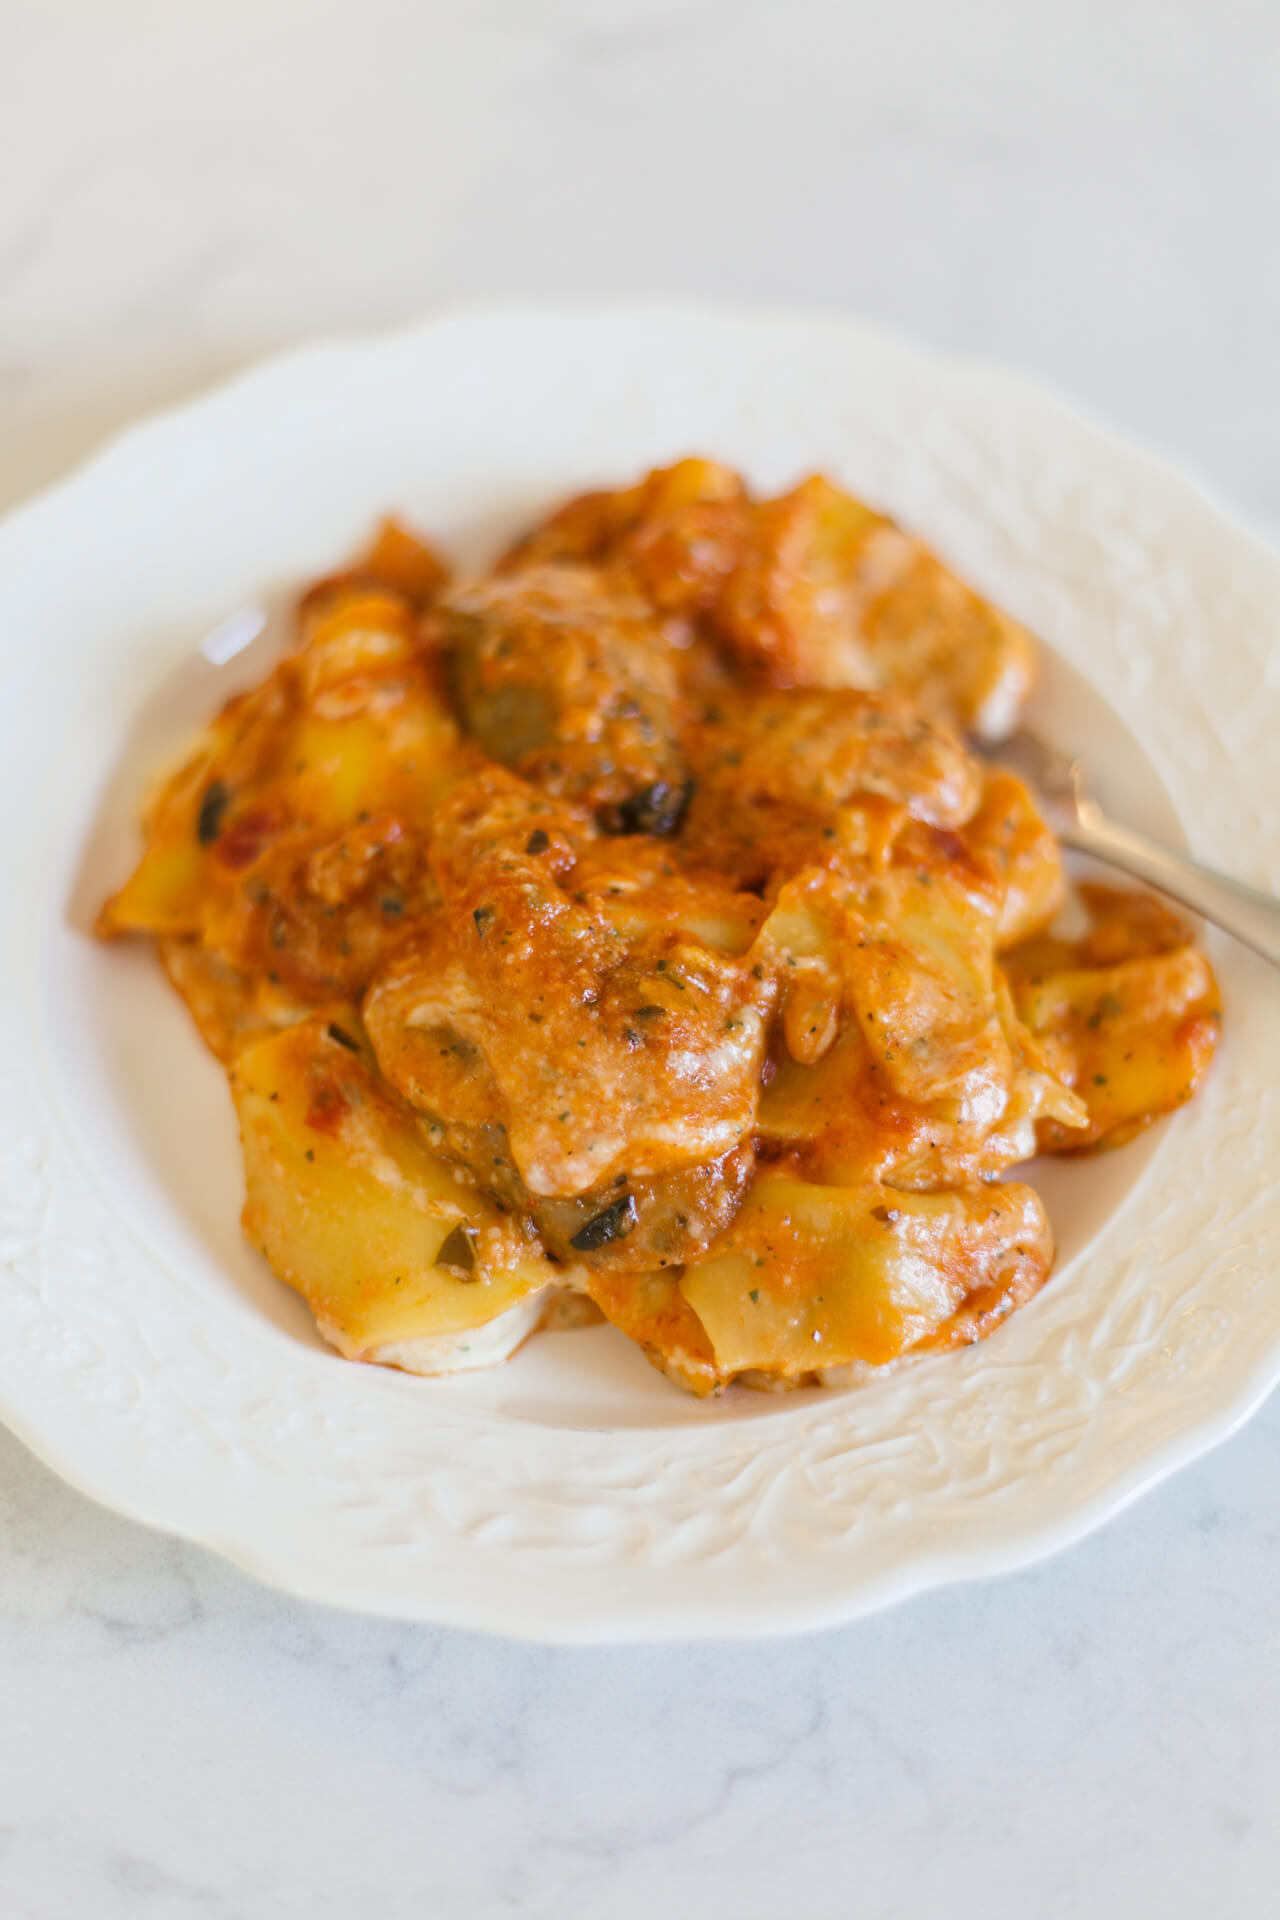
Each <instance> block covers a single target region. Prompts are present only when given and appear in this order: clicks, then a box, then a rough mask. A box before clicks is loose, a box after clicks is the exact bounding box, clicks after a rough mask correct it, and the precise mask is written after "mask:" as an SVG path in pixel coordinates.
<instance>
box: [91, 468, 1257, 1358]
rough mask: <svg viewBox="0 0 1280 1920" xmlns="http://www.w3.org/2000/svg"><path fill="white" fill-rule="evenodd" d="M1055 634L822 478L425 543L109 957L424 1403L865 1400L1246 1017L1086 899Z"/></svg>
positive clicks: (350, 616)
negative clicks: (1072, 906)
mask: <svg viewBox="0 0 1280 1920" xmlns="http://www.w3.org/2000/svg"><path fill="white" fill-rule="evenodd" d="M1034 661H1035V656H1034V647H1033V643H1032V641H1031V639H1030V637H1029V635H1028V634H1027V633H1026V632H1025V631H1024V630H1023V629H1022V628H1021V627H1020V626H1019V625H1018V624H1017V623H1016V622H1015V621H1013V620H1011V619H1010V618H1009V617H1008V616H1007V615H1006V614H1004V613H1002V612H1000V611H999V610H998V609H997V608H995V607H993V606H991V605H990V604H989V603H988V602H987V601H985V600H984V599H983V598H982V597H981V595H979V594H978V593H976V592H975V591H974V590H973V589H972V588H971V587H969V586H968V585H966V584H965V583H964V582H963V581H961V580H959V579H957V578H956V577H955V575H954V574H952V573H951V572H950V571H949V569H948V568H947V567H946V566H945V564H944V563H943V561H942V560H941V559H939V557H938V556H937V555H935V554H934V553H932V552H931V551H930V550H929V548H928V547H926V546H925V545H924V544H923V543H922V542H921V541H919V540H917V539H915V538H913V537H912V536H911V535H910V534H908V533H907V532H905V531H903V529H901V528H900V527H897V526H896V525H894V524H893V522H892V521H890V520H889V519H888V518H887V517H886V516H885V515H884V514H882V513H879V512H877V511H875V510H874V509H873V508H871V507H869V506H866V505H864V504H863V503H862V502H860V501H858V500H855V499H853V498H852V497H851V496H850V495H849V494H847V493H845V492H843V491H842V490H841V489H840V488H838V487H836V486H834V485H833V484H831V482H830V481H828V480H826V479H824V478H821V477H817V476H815V477H813V478H811V479H808V480H806V481H804V482H803V483H802V484H800V485H799V486H797V487H795V488H793V489H792V490H791V491H790V492H788V493H786V494H783V495H782V496H781V497H779V498H776V499H759V498H757V497H755V496H753V494H752V493H751V491H750V490H749V488H748V487H747V485H746V483H745V481H744V480H743V479H742V478H741V477H740V476H739V475H738V474H736V473H734V472H732V471H731V470H729V469H728V468H726V467H723V466H720V465H718V464H716V463H715V462H713V461H710V460H704V459H687V460H682V461H680V462H678V463H677V464H676V465H675V466H673V467H669V468H665V469H662V470H660V471H658V472H655V473H651V474H649V475H647V476H646V477H645V478H644V479H642V480H641V481H639V482H638V483H637V484H635V485H633V486H630V487H626V488H623V489H621V490H619V491H615V492H596V493H590V494H585V495H583V496H581V497H579V498H578V499H575V500H572V501H570V502H568V503H567V504H566V505H564V506H562V507H561V508H559V509H558V510H557V511H556V512H555V513H553V514H552V515H551V516H550V517H549V518H548V519H546V520H545V521H544V522H542V523H541V524H540V525H538V526H536V527H534V528H532V529H531V530H530V531H529V532H528V533H527V534H526V535H525V536H524V537H523V538H522V539H521V540H519V541H518V542H517V543H516V544H515V545H514V546H512V547H511V548H509V550H508V551H507V552H505V553H504V554H503V555H501V556H500V557H499V558H498V559H497V561H496V562H495V564H494V566H493V567H492V569H491V570H490V571H489V572H487V573H485V574H482V575H478V576H473V577H470V578H467V579H457V580H455V579H452V578H451V576H450V572H449V568H448V566H447V565H446V563H445V561H444V560H443V559H442V558H441V556H440V555H439V554H437V553H436V551H435V550H434V548H433V547H432V546H430V545H429V544H428V543H427V542H426V541H424V540H422V539H420V538H419V537H418V536H417V535H416V534H414V533H412V532H410V531H409V530H408V529H406V528H405V527H403V526H401V525H399V524H398V523H396V522H394V521H388V522H386V523H385V524H384V525H383V526H382V528H381V529H380V531H379V533H378V535H377V537H376V539H375V540H374V542H373V544H372V546H371V547H370V549H369V550H368V551H367V552H366V553H365V554H364V555H363V556H361V557H360V558H359V559H358V560H357V561H356V562H355V563H354V564H353V565H351V566H349V567H347V568H345V569H344V570H342V571H340V572H337V573H334V574H332V575H330V576H328V577H326V578H325V579H324V580H321V581H319V582H317V583H315V584H314V585H313V586H311V587H309V588H308V589H307V591H306V592H305V593H304V594H303V595H302V597H301V599H300V601H299V604H298V609H297V621H296V632H295V635H294V639H293V643H292V645H291V647H290V649H289V651H288V652H287V653H286V654H285V655H284V657H283V658H281V659H280V660H279V661H278V662H277V664H276V666H275V667H274V669H273V670H272V672H271V673H270V674H269V675H268V676H267V678H266V679H265V680H264V681H263V682H262V683H261V685H259V686H258V687H256V688H254V689H253V690H252V691H250V692H248V693H246V694H241V695H238V696H237V697H236V698H234V699H232V700H230V701H229V702H228V703H227V704H226V706H225V707H224V708H223V710H222V712H221V713H220V714H218V715H217V716H216V717H215V718H214V719H213V720H212V721H211V723H210V725H209V727H208V729H207V730H206V732H205V733H204V734H203V735H202V736H201V737H200V738H199V739H198V740H197V741H195V742H194V743H193V744H192V745H191V747H190V748H189V750H188V751H187V753H186V755H185V757H184V759H183V760H182V762H181V764H180V765H179V767H178V769H177V771H176V772H172V773H170V774H169V775H168V777H167V778H165V779H164V780H163V782H162V783H161V784H159V785H158V786H157V788H156V790H155V792H154V794H153V796H152V798H151V801H150V804H149V806H148V808H147V812H146V817H145V820H144V823H143V832H144V844H143V851H142V856H141V859H140V860H139V862H138V865H137V867H136V869H135V871H134V872H133V874H132V875H131V876H130V877H129V878H128V879H127V880H126V881H125V883H124V885H123V886H122V887H121V888H120V890H119V892H117V893H116V894H114V895H113V896H112V898H111V899H110V900H108V901H107V903H106V904H105V906H104V907H103V909H102V912H101V915H100V918H99V922H98V931H99V933H100V934H101V936H102V937H103V938H105V939H115V938H120V937H123V936H126V935H145V936H149V937H150V938H151V939H153V940H154V941H155V942H156V944H157V948H158V951H159V955H160V958H161V961H162V963H163V965H164V967H165V969H166V971H167V973H168V976H169V979H170V980H171V981H172V983H173V985H174V987H175V988H176V989H177V991H178V992H179V993H180V994H181V995H182V997H183V999H184V1000H185V1001H186V1003H187V1005H188V1007H189V1008H190V1011H191V1013H192V1016H193V1018H194V1019H195V1021H196V1024H197V1026H198V1027H199V1030H200V1032H201V1034H202V1036H203V1037H204V1039H205V1041H206V1043H207V1044H208V1046H209V1047H210V1048H211V1050H212V1051H213V1052H214V1053H215V1054H216V1055H217V1057H218V1058H219V1060H221V1061H222V1062H223V1064H224V1066H225V1067H226V1070H227V1074H228V1078H229V1081H230V1087H231V1094H232V1097H233V1099H234V1101H235V1104H236V1109H237V1112H238V1115H239V1120H240V1128H241V1138H242V1141H243V1147H244V1160H245V1176H246V1188H247V1199H246V1204H245V1209H244V1226H245V1231H246V1233H247V1234H248V1235H249V1237H250V1239H251V1240H252V1241H253V1243H254V1244H255V1245H256V1246H257V1247H259V1248H260V1249H261V1251H262V1253H263V1255H264V1257H265V1258H266V1259H267V1260H268V1261H269V1263H270V1265H271V1266H272V1268H273V1269H274V1271H275V1272H276V1274H277V1275H278V1276H279V1277H280V1279H281V1280H282V1281H284V1282H285V1283H286V1284H287V1285H289V1286H291V1287H294V1288H296V1289H297V1290H298V1292H299V1293H301V1294H302V1295H303V1296H304V1297H305V1299H306V1300H307V1302H308V1304H309V1305H310V1307H311V1309H312V1311H313V1312H314V1314H315V1316H316V1321H317V1324H318V1326H319V1328H320V1330H321V1332H322V1333H323V1334H324V1336H325V1337H326V1339H328V1340H329V1341H330V1342H331V1343H332V1344H333V1345H334V1346H335V1347H336V1348H337V1350H338V1351H339V1352H340V1353H342V1354H344V1355H346V1356H347V1357H349V1358H351V1359H355V1360H363V1361H374V1362H380V1363H382V1364H386V1365H392V1366H397V1367H401V1368H405V1369H408V1370H409V1371H411V1372H417V1373H428V1374H430V1373H443V1372H448V1371H454V1370H458V1369H465V1368H469V1367H481V1366H488V1365H491V1364H493V1363H494V1362H496V1361H498V1360H502V1359H505V1358H506V1357H507V1356H508V1355H509V1354H510V1353H512V1352H513V1351H514V1349H515V1348H516V1347H517V1346H519V1345H520V1343H521V1342H522V1341H523V1340H524V1339H526V1338H527V1337H528V1336H529V1335H530V1334H531V1333H533V1332H535V1331H537V1330H538V1329H540V1328H548V1327H551V1328H561V1327H566V1326H572V1325H575V1324H580V1323H582V1322H584V1321H590V1320H599V1319H601V1318H604V1319H606V1320H608V1321H610V1322H612V1323H613V1325H614V1326H616V1327H618V1328H619V1329H620V1330H621V1331H622V1332H623V1333H624V1334H626V1335H627V1336H628V1337H629V1338H630V1339H632V1340H634V1341H635V1342H637V1344H638V1345H639V1346H640V1347H641V1348H642V1349H643V1351H644V1352H645V1354H646V1355H647V1356H648V1357H649V1359H650V1360H651V1361H652V1362H653V1363H654V1364H655V1366H657V1367H659V1368H661V1369H662V1370H663V1371H664V1372H665V1373H666V1374H667V1375H668V1376H669V1377H670V1378H671V1379H672V1380H673V1381H675V1382H677V1383H678V1384H679V1385H680V1386H682V1387H685V1388H687V1389H689V1390H690V1391H691V1392H693V1393H696V1394H706V1393H715V1392H718V1391H720V1390H721V1389H723V1388H724V1387H725V1386H727V1385H728V1384H730V1383H732V1382H739V1383H741V1384H743V1385H746V1386H752V1387H758V1388H767V1389H781V1388H788V1387H796V1386H802V1385H811V1384H815V1383H817V1384H823V1385H831V1384H836V1383H846V1382H853V1381H861V1380H865V1379H868V1378H871V1377H874V1375H875V1374H876V1373H877V1371H879V1370H880V1369H882V1368H884V1367H888V1366H893V1365H896V1364H897V1363H899V1362H901V1361H902V1360H904V1359H906V1358H908V1357H911V1356H915V1355H919V1354H923V1353H927V1352H933V1351H938V1350H940V1349H944V1348H947V1347H951V1346H955V1345H957V1344H959V1343H963V1342H968V1341H973V1340H978V1339H981V1338H983V1337H984V1336H986V1335H987V1334H989V1333H990V1332H992V1331H993V1330H994V1329H995V1328H996V1327H998V1326H999V1325H1000V1323H1001V1321H1003V1320H1004V1319H1006V1318H1007V1317H1008V1315H1009V1314H1010V1313H1012V1312H1014V1311H1015V1310H1016V1309H1017V1308H1018V1307H1019V1306H1021V1305H1023V1304H1024V1303H1025V1302H1026V1301H1027V1300H1029V1299H1030V1298H1031V1297H1032V1296H1033V1295H1034V1294H1035V1293H1036V1292H1037V1290H1038V1289H1039V1288H1040V1287H1041V1286H1043V1284H1044V1282H1045V1280H1046V1279H1047V1277H1048V1275H1049V1272H1050V1268H1051V1266H1052V1262H1053V1238H1052V1232H1051V1229H1050V1225H1049V1222H1048V1220H1047V1219H1046V1217H1045V1213H1044V1209H1043V1206H1042V1205H1041V1202H1040V1200H1039V1198H1038V1196H1037V1194H1036V1192H1035V1191H1034V1189H1033V1188H1032V1187H1030V1186H1028V1185H1026V1184H1023V1183H1022V1182H1020V1181H1019V1180H1018V1179H1017V1178H1016V1177H1011V1176H1013V1174H1014V1170H1015V1169H1016V1168H1017V1167H1019V1166H1020V1165H1021V1164H1022V1163H1024V1162H1026V1161H1027V1160H1029V1159H1030V1158H1032V1157H1033V1156H1034V1155H1035V1154H1037V1153H1045V1152H1048V1153H1080V1152H1093V1151H1097V1150H1099V1149H1101V1148H1105V1147H1109V1146H1113V1145H1118V1144H1120V1143H1122V1142H1123V1141H1125V1140H1127V1139H1129V1138H1131V1137H1132V1136H1133V1134H1134V1133H1135V1132H1137V1131H1138V1130H1139V1129H1140V1128H1142V1127H1144V1126H1146V1125H1147V1124H1149V1123H1150V1122H1151V1121H1152V1120H1154V1119H1155V1118H1157V1117H1158V1116H1159V1115H1160V1114H1162V1113H1166V1112H1169V1111H1170V1110H1171V1109H1173V1108H1174V1107H1176V1106H1178V1105H1180V1104H1181V1103H1183V1102H1184V1101H1185V1100H1187V1099H1189V1098H1190V1097H1191V1095H1192V1093H1193V1092H1194V1089H1195V1087H1196V1085H1197V1083H1198V1081H1199V1079H1200V1078H1201V1076H1202V1075H1203V1074H1204V1072H1205V1071H1206V1069H1207V1067H1208V1064H1209V1062H1210V1060H1211V1058H1212V1055H1213V1051H1214V1045H1215V1042H1216V1038H1217V1032H1218V1024H1219V1017H1220V1014H1219V1004H1218V994H1217V988H1216V984H1215V982H1214V978H1213V974H1212V971H1211V970H1210V967H1209V964H1208V962H1207V960H1206V959H1205V958H1204V956H1203V954H1202V953H1200V952H1199V951H1198V950H1197V949H1196V947H1195V946H1194V944H1193V942H1192V938H1191V933H1190V930H1189V929H1188V928H1187V927H1186V926H1185V925H1184V924H1183V923H1182V922H1181V921H1180V920H1179V919H1177V918H1176V916H1174V915H1173V914H1172V913H1170V912H1169V911H1168V910H1167V909H1165V908H1164V907H1162V906H1160V905H1158V904H1157V903H1156V902H1154V901H1152V900H1151V899H1150V898H1148V897H1147V896H1143V895H1137V894H1132V893H1126V892H1119V891H1111V890H1106V889H1102V888H1097V887H1091V888H1085V889H1082V890H1081V891H1080V893H1079V895H1078V896H1077V899H1078V904H1081V905H1083V907H1084V909H1085V912H1086V916H1087V919H1088V923H1089V924H1088V930H1087V931H1086V932H1085V933H1084V934H1083V935H1081V936H1080V937H1078V938H1076V939H1074V940H1071V941H1068V940H1065V939H1063V938H1061V937H1060V936H1059V935H1058V933H1057V932H1056V931H1055V929H1056V927H1057V926H1058V924H1059V915H1060V911H1061V909H1062V907H1063V905H1064V901H1065V900H1066V897H1067V882H1066V879H1065V876H1064V871H1063V866H1062V861H1061V857H1060V853H1059V849H1058V846H1057V844H1056V842H1055V840H1054V837H1053V834H1052V833H1051V832H1050V830H1049V828H1048V826H1047V825H1046V823H1045V821H1044V820H1043V819H1042V818H1041V817H1040V815H1039V813H1038V812H1037V809H1036V806H1035V803H1034V801H1033V799H1032V796H1031V795H1030V793H1029V792H1028V791H1027V789H1026V788H1025V787H1024V786H1023V785H1022V784H1021V783H1020V782H1019V781H1018V780H1017V779H1016V778H1015V777H1014V775H1012V774H1011V773H1007V772H1004V771H1001V770H999V769H996V768H993V767H992V766H991V765H989V764H988V762H987V760H986V759H979V758H978V757H977V756H976V755H975V753H974V752H973V751H972V750H971V747H970V745H969V744H968V743H969V741H970V740H971V739H974V738H980V739H982V740H984V741H987V742H990V741H994V740H998V739H999V738H1000V737H1002V736H1003V735H1004V734H1005V733H1007V732H1008V731H1010V730H1011V729H1012V728H1013V726H1014V725H1015V724H1016V722H1017V719H1018V715H1019V712H1020V710H1021V707H1022V704H1023V701H1024V700H1025V697H1026V695H1027V692H1028V690H1029V688H1030V685H1031V680H1032V675H1033V672H1034Z"/></svg>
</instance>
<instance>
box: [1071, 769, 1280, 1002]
mask: <svg viewBox="0 0 1280 1920" xmlns="http://www.w3.org/2000/svg"><path fill="white" fill-rule="evenodd" d="M1058 837H1059V839H1060V840H1062V841H1063V842H1064V844H1065V845H1066V846H1068V847H1075V848H1076V850H1077V851H1078V852H1080V853H1091V854H1093V855H1094V856H1095V858H1096V859H1099V860H1106V861H1109V862H1110V864H1111V865H1112V866H1113V867H1119V868H1121V869H1122V871H1123V872H1125V873H1128V874H1132V875H1133V877H1134V879H1135V880H1145V881H1146V883H1147V885H1148V886H1149V887H1155V888H1157V889H1158V890H1159V892H1161V893H1167V894H1168V895H1169V897H1170V898H1171V899H1173V900H1177V901H1179V902H1180V903H1181V904H1182V905H1183V906H1184V907H1190V909H1191V911H1192V912H1193V913H1198V914H1200V915H1201V916H1202V918H1203V919H1205V920H1211V921H1212V922H1213V924H1214V926H1215V927H1221V928H1222V930H1223V932H1224V933H1229V934H1231V935H1232V937H1233V938H1234V939H1236V940H1242V941H1243V942H1244V944H1245V946H1246V947H1252V948H1253V951H1254V952H1255V953H1260V954H1261V955H1262V957H1263V959H1264V960H1269V961H1270V962H1271V964H1272V966H1273V967H1280V900H1277V899H1275V897H1274V896H1273V895H1271V894H1269V893H1261V892H1259V890H1258V889H1257V887H1246V886H1245V885H1244V884H1243V883H1242V882H1241V881H1239V880H1228V879H1227V877H1226V875H1225V874H1221V873H1214V872H1213V871H1212V869H1211V868H1209V867H1202V866H1200V865H1199V863H1198V862H1197V861H1195V860H1188V859H1187V858H1186V856H1185V854H1181V853H1173V852H1171V851H1170V849H1169V848H1168V847H1162V846H1161V845H1160V843H1159V841H1158V840H1148V838H1147V836H1146V835H1145V834H1144V833H1135V832H1134V831H1133V829H1132V828H1131V827H1121V826H1117V825H1116V823H1115V821H1113V820H1108V819H1107V818H1106V817H1105V815H1104V814H1102V813H1101V812H1099V810H1098V808H1097V807H1095V806H1089V805H1088V804H1087V803H1086V805H1084V806H1082V807H1081V809H1080V818H1079V819H1078V820H1074V821H1072V822H1071V823H1070V824H1069V825H1068V824H1064V825H1062V826H1061V827H1059V829H1058Z"/></svg>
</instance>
